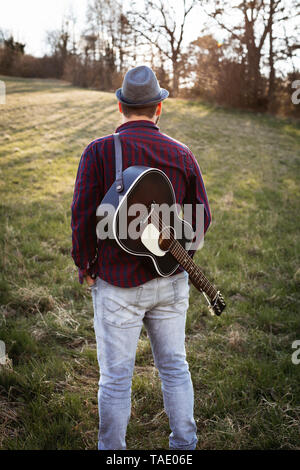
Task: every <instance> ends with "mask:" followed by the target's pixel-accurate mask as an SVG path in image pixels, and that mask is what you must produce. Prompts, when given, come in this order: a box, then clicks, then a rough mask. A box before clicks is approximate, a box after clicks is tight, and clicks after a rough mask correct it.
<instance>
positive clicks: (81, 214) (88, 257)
mask: <svg viewBox="0 0 300 470" xmlns="http://www.w3.org/2000/svg"><path fill="white" fill-rule="evenodd" d="M101 199H102V184H101V178H100V162H99V159H97V156H96V152H95V151H94V150H93V148H92V147H91V146H88V147H87V148H86V149H85V151H84V152H83V154H82V156H81V159H80V162H79V166H78V171H77V176H76V181H75V188H74V195H73V201H72V204H71V229H72V251H71V255H72V258H73V259H74V262H75V264H76V266H78V268H79V270H78V271H79V272H78V274H79V282H80V283H81V284H82V283H83V277H84V275H85V274H89V275H90V276H92V277H95V272H96V268H97V263H96V261H97V256H98V252H97V235H96V209H97V207H98V205H99V204H100V201H101Z"/></svg>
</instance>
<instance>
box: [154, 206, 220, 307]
mask: <svg viewBox="0 0 300 470" xmlns="http://www.w3.org/2000/svg"><path fill="white" fill-rule="evenodd" d="M153 215H155V222H157V223H158V229H159V230H160V225H161V227H162V230H165V229H167V228H168V227H167V226H164V224H163V222H162V220H161V218H160V217H159V215H158V214H156V212H155V208H154V209H153V211H152V212H151V213H150V219H151V220H152V216H153ZM169 233H170V235H171V236H170V240H171V241H172V243H173V242H174V243H175V253H176V254H177V256H178V258H179V260H180V262H181V263H184V264H185V265H187V266H188V267H193V265H192V263H193V260H192V259H191V260H190V259H189V258H188V257H187V255H186V253H185V250H184V248H183V247H182V245H181V244H180V243H179V242H178V240H176V238H175V237H174V236H173V234H172V232H171V231H170V230H169ZM171 245H172V244H171ZM171 245H170V246H171ZM169 251H170V248H169ZM188 256H189V255H188ZM193 264H194V263H193ZM194 276H195V277H196V280H198V279H197V278H198V277H199V278H200V279H199V280H200V282H202V285H203V287H204V289H207V290H206V292H207V293H208V294H209V296H210V297H211V298H214V297H215V296H216V295H217V292H218V291H217V290H216V289H215V287H214V286H213V285H212V284H211V282H210V281H209V280H208V279H207V278H206V276H205V275H204V274H203V273H202V272H201V271H200V269H199V268H198V266H197V267H196V274H194ZM210 291H211V292H210Z"/></svg>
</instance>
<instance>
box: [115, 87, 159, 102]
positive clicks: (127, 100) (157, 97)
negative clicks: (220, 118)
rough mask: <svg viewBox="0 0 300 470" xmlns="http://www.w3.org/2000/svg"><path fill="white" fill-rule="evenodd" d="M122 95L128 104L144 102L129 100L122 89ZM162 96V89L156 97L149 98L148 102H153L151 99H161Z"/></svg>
mask: <svg viewBox="0 0 300 470" xmlns="http://www.w3.org/2000/svg"><path fill="white" fill-rule="evenodd" d="M121 97H122V100H123V101H125V102H126V103H128V104H143V101H132V100H129V99H128V98H125V96H124V95H123V93H122V91H121ZM160 98H161V90H160V92H159V94H158V95H156V96H155V97H154V98H151V99H149V100H148V101H146V103H148V102H151V101H157V100H160ZM146 103H145V104H146Z"/></svg>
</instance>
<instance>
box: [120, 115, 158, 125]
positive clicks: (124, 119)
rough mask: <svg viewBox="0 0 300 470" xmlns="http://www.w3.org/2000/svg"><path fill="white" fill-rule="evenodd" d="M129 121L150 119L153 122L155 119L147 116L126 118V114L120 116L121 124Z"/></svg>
mask: <svg viewBox="0 0 300 470" xmlns="http://www.w3.org/2000/svg"><path fill="white" fill-rule="evenodd" d="M130 121H151V122H153V124H155V120H154V119H151V118H149V117H148V116H130V118H127V117H126V116H124V114H123V117H122V124H125V123H126V122H130Z"/></svg>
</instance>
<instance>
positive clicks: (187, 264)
mask: <svg viewBox="0 0 300 470" xmlns="http://www.w3.org/2000/svg"><path fill="white" fill-rule="evenodd" d="M169 251H170V253H171V254H172V255H173V256H174V258H175V259H176V260H177V261H178V263H179V264H180V265H181V266H182V267H183V268H184V269H185V270H186V271H187V272H188V273H189V276H190V280H191V282H192V283H193V284H194V286H195V287H196V288H197V289H199V290H202V291H204V292H205V293H206V294H207V295H208V297H209V298H210V300H211V301H213V300H214V298H215V297H216V295H217V294H218V291H217V289H216V288H215V287H214V286H213V285H212V284H211V282H209V280H208V279H207V277H205V276H204V274H203V273H202V271H201V269H200V268H199V267H198V266H197V265H196V264H195V263H194V261H193V260H192V258H191V257H190V255H189V254H188V252H187V251H186V250H185V249H184V248H183V246H182V245H181V244H180V243H179V242H178V241H177V240H173V242H172V244H171V246H170V248H169Z"/></svg>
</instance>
